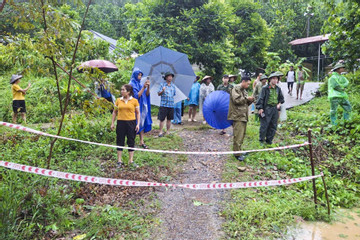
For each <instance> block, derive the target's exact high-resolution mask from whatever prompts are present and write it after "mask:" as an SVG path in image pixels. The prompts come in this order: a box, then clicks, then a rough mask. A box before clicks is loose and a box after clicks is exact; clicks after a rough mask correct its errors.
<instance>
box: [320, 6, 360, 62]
mask: <svg viewBox="0 0 360 240" xmlns="http://www.w3.org/2000/svg"><path fill="white" fill-rule="evenodd" d="M324 2H325V3H326V7H327V9H328V10H329V12H330V13H331V16H330V17H329V19H328V21H327V22H326V24H325V25H324V31H325V32H327V33H330V34H331V35H330V37H329V41H328V42H326V43H325V44H324V45H323V47H322V49H323V51H324V52H325V53H326V54H329V55H330V56H332V57H333V58H334V60H340V59H344V60H345V61H346V63H347V64H348V65H349V66H350V67H351V68H353V67H355V66H356V65H357V66H359V65H360V64H359V59H360V52H359V49H360V27H359V23H360V1H359V0H349V1H343V2H340V3H338V4H336V2H334V1H327V0H324Z"/></svg>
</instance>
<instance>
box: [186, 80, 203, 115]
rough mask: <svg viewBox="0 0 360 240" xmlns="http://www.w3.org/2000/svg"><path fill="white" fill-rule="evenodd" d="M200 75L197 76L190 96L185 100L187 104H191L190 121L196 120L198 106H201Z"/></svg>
mask: <svg viewBox="0 0 360 240" xmlns="http://www.w3.org/2000/svg"><path fill="white" fill-rule="evenodd" d="M199 79H200V77H199V76H196V78H195V81H194V83H193V85H192V86H191V90H190V93H189V96H188V98H187V99H186V100H185V106H187V105H189V120H188V121H189V122H191V121H193V122H196V119H195V116H196V108H197V106H199V96H200V83H198V81H199Z"/></svg>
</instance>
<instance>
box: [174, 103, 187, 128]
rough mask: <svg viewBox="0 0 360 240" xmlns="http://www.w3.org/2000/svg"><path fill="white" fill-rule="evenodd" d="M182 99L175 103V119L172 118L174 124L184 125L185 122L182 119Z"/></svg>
mask: <svg viewBox="0 0 360 240" xmlns="http://www.w3.org/2000/svg"><path fill="white" fill-rule="evenodd" d="M181 105H182V101H179V102H177V103H175V105H174V119H173V120H171V123H172V124H179V125H183V124H184V123H183V122H182V120H181V109H182V106H181Z"/></svg>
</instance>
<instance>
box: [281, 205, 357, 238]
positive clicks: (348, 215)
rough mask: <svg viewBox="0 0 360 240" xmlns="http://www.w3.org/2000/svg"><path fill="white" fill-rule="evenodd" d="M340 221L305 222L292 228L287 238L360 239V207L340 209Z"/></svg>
mask: <svg viewBox="0 0 360 240" xmlns="http://www.w3.org/2000/svg"><path fill="white" fill-rule="evenodd" d="M337 215H340V216H341V217H340V220H339V221H338V222H333V223H331V224H329V223H324V222H304V223H301V224H300V225H299V226H298V227H297V228H296V229H295V230H290V234H288V237H287V239H296V240H335V239H341V240H344V239H347V240H360V209H351V210H339V212H338V213H337Z"/></svg>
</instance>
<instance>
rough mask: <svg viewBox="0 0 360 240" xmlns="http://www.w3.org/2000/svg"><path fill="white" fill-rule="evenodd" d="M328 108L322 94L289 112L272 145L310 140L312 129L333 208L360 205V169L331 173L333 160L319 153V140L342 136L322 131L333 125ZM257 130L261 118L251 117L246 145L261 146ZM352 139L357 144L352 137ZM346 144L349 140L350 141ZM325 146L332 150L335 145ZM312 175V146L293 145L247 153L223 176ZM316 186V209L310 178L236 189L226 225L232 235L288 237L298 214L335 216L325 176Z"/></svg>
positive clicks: (227, 205)
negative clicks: (330, 213) (331, 212)
mask: <svg viewBox="0 0 360 240" xmlns="http://www.w3.org/2000/svg"><path fill="white" fill-rule="evenodd" d="M328 109H329V103H328V101H327V99H326V98H324V97H322V98H316V99H314V100H312V101H311V102H310V103H308V104H305V105H303V106H300V107H296V108H293V109H291V110H289V111H288V112H287V114H288V120H287V121H286V122H285V123H281V124H280V126H279V128H278V132H277V135H276V136H275V139H274V142H275V143H274V144H273V146H284V145H290V144H298V143H302V142H304V141H307V135H306V134H307V130H308V128H312V129H313V137H314V139H313V141H314V145H313V148H314V149H315V151H314V152H315V156H314V157H315V161H316V163H317V168H318V167H321V168H322V171H324V173H325V174H326V178H327V180H328V188H329V195H330V201H331V207H332V208H335V207H340V206H342V207H354V206H359V205H358V200H359V197H360V196H359V194H358V191H357V190H356V189H359V185H358V184H356V179H357V176H358V173H357V172H356V170H355V171H354V170H353V171H350V173H351V176H352V178H351V180H350V179H347V178H346V177H344V175H342V174H341V173H340V172H339V171H336V172H332V171H331V170H330V168H329V166H331V164H333V162H332V161H331V160H330V159H321V157H320V156H319V155H316V154H317V153H321V151H320V150H319V148H320V143H319V141H320V140H319V139H321V138H324V139H331V136H333V137H334V136H336V135H337V134H336V133H335V134H334V133H331V132H327V134H324V133H323V134H320V132H321V131H323V132H325V131H330V130H326V129H327V128H329V124H328V123H329V122H330V119H329V116H328ZM330 128H331V127H330ZM321 129H323V130H321ZM324 129H325V130H324ZM258 131H259V123H256V122H255V121H254V119H253V118H252V119H251V120H250V122H249V123H248V127H247V135H246V137H245V142H244V145H243V148H244V149H245V150H246V149H258V148H262V147H261V146H260V145H259V143H258ZM334 139H337V138H334ZM343 139H344V138H343ZM332 141H333V140H332ZM345 141H346V139H345ZM349 141H350V142H351V143H352V144H354V141H353V140H349ZM344 143H345V144H344V145H346V142H344ZM339 147H340V146H339ZM340 148H341V149H343V148H345V149H344V151H343V152H344V153H346V154H351V153H350V152H351V151H350V152H349V151H348V149H346V146H343V145H341V147H340ZM326 149H327V151H329V153H331V150H332V148H331V147H329V148H326ZM322 154H324V153H322ZM346 154H345V155H343V156H341V158H342V157H344V158H343V159H345V160H347V161H346V163H347V164H352V165H351V166H353V167H355V166H356V163H355V162H353V161H352V159H351V158H347V157H346ZM333 157H334V159H333V161H345V160H338V158H340V156H337V155H336V153H334V154H333ZM350 159H351V160H350ZM239 165H242V166H244V165H245V166H246V167H247V171H246V172H244V173H243V174H241V175H240V174H239V172H238V170H237V167H238V166H239ZM344 165H345V163H344V164H342V166H343V167H344ZM316 174H319V170H316ZM309 175H311V168H310V160H309V151H308V148H307V147H303V148H299V149H294V150H291V149H290V150H282V151H276V152H273V151H272V152H258V153H252V154H249V155H248V156H247V158H246V160H245V163H239V162H237V161H236V160H234V159H232V161H229V162H228V163H227V164H226V167H225V171H224V173H223V179H224V181H255V180H265V179H275V180H276V179H283V178H292V177H300V176H309ZM330 179H331V181H330ZM342 186H345V188H344V187H342ZM316 187H317V189H318V201H319V206H318V208H317V210H315V208H314V203H313V199H312V197H313V192H312V182H311V181H307V182H302V183H297V184H293V185H288V186H280V187H269V188H256V189H251V188H249V189H240V190H233V191H231V198H232V201H231V202H227V203H225V210H224V211H223V212H222V215H223V216H224V217H225V219H226V222H225V223H224V226H223V228H224V231H225V232H226V234H227V238H229V239H239V238H243V239H264V238H266V239H275V238H281V237H285V235H286V231H287V227H288V226H289V225H292V224H295V219H296V218H298V217H300V218H302V219H305V220H310V221H313V220H320V221H330V220H331V219H332V218H329V217H328V216H327V213H326V207H325V206H326V205H325V204H326V200H325V196H324V188H323V185H322V182H321V180H320V179H317V180H316Z"/></svg>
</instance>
